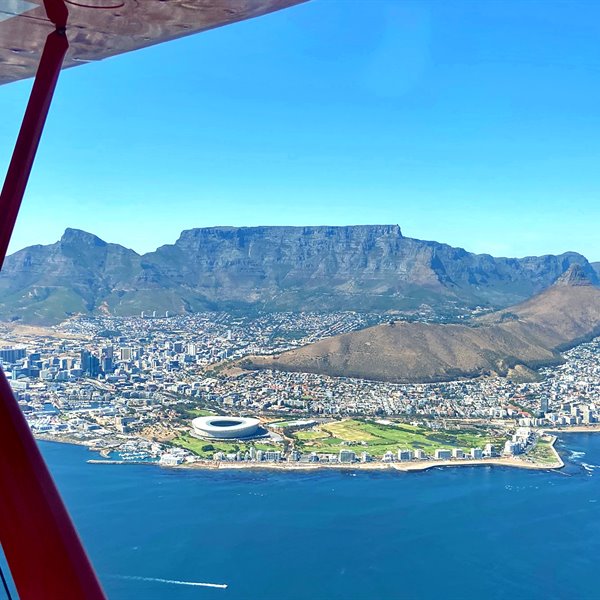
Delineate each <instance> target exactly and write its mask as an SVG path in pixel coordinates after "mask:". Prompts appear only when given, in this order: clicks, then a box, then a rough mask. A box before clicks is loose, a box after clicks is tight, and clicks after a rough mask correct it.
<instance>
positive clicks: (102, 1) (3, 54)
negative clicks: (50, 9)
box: [0, 0, 306, 85]
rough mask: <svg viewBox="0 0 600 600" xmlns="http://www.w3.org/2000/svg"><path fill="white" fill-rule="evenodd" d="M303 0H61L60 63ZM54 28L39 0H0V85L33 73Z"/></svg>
mask: <svg viewBox="0 0 600 600" xmlns="http://www.w3.org/2000/svg"><path fill="white" fill-rule="evenodd" d="M305 1H306V0H70V1H68V0H65V4H66V5H67V8H68V10H69V20H68V36H69V51H68V53H67V56H66V58H65V61H64V63H63V68H67V67H72V66H75V65H79V64H82V63H86V62H90V61H94V60H101V59H103V58H107V57H109V56H114V55H116V54H122V53H124V52H130V51H131V50H137V49H138V48H144V47H146V46H151V45H153V44H158V43H161V42H165V41H168V40H173V39H176V38H179V37H183V36H185V35H191V34H194V33H199V32H201V31H206V30H208V29H213V28H215V27H220V26H222V25H228V24H230V23H235V22H237V21H243V20H245V19H251V18H253V17H258V16H260V15H264V14H266V13H269V12H273V11H276V10H279V9H282V8H287V7H289V6H293V5H295V4H300V3H302V2H305ZM53 30H54V25H53V24H52V23H51V22H50V21H49V20H48V17H47V16H46V11H45V9H44V5H43V0H0V85H2V84H5V83H10V82H11V81H17V80H19V79H26V78H28V77H33V75H35V72H36V69H37V66H38V63H39V60H40V54H41V52H42V48H43V46H44V41H45V39H46V36H47V35H48V34H49V33H50V32H51V31H53Z"/></svg>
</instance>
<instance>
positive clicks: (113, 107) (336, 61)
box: [0, 0, 600, 261]
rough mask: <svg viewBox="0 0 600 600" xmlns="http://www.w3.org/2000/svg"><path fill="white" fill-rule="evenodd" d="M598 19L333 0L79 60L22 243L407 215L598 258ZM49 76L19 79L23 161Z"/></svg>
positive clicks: (441, 233) (7, 105)
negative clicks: (35, 100) (81, 234)
mask: <svg viewBox="0 0 600 600" xmlns="http://www.w3.org/2000/svg"><path fill="white" fill-rule="evenodd" d="M598 16H600V8H599V7H597V6H595V5H594V4H592V3H587V2H579V3H577V10H571V9H570V10H568V11H567V10H566V8H565V5H564V3H561V2H550V3H546V4H544V11H543V14H542V13H541V11H540V10H539V5H537V4H531V5H528V6H523V5H522V4H520V3H517V2H502V3H499V2H490V3H486V4H484V5H480V6H477V7H474V6H473V5H472V3H470V2H466V1H457V2H453V3H452V4H450V5H447V4H442V3H437V2H422V3H421V2H420V3H416V2H406V3H402V4H401V5H398V3H395V2H377V3H369V4H367V5H365V4H358V3H348V2H346V3H344V2H324V1H320V0H314V1H313V2H309V3H306V4H303V5H300V6H296V7H293V8H291V9H289V10H285V11H281V12H279V13H275V14H271V15H267V16H265V17H261V18H258V19H254V20H251V21H248V22H244V23H238V24H235V25H232V26H230V27H227V28H223V29H216V30H212V31H209V32H205V33H203V34H200V35H196V36H192V37H188V38H183V39H181V40H177V41H174V42H170V43H168V44H162V45H160V46H155V47H151V48H147V49H145V50H142V51H139V52H136V53H133V54H129V55H122V56H117V57H115V58H112V59H108V60H105V61H101V62H99V63H93V64H88V65H85V66H83V67H77V68H75V69H69V70H66V71H64V72H62V73H61V77H60V80H59V84H58V88H57V93H56V98H55V103H54V105H53V106H52V109H51V111H50V116H49V119H48V123H47V128H46V131H45V133H44V136H43V138H42V143H41V145H40V151H39V156H38V161H37V163H36V165H35V167H34V170H33V173H32V178H31V185H30V188H29V190H28V193H27V195H26V197H25V200H24V203H23V209H22V213H21V215H20V218H19V220H18V222H17V227H16V230H15V235H14V238H13V243H12V245H11V247H10V251H11V252H14V251H16V250H18V249H20V248H22V247H25V246H28V245H32V244H38V243H41V244H43V243H51V242H53V241H55V240H56V239H58V238H59V237H60V235H61V234H62V231H63V230H64V229H65V228H66V227H74V228H80V229H83V230H86V231H90V232H92V233H95V234H96V235H98V236H100V237H101V238H103V239H108V240H109V241H112V242H115V243H120V244H122V245H124V246H127V247H131V248H133V249H135V250H136V251H137V252H140V253H143V252H147V251H151V250H154V249H155V248H157V247H158V246H160V245H162V244H166V243H173V241H174V240H175V239H176V238H177V236H178V234H179V232H180V231H181V230H183V229H189V228H191V227H204V226H215V225H232V226H255V225H348V224H368V223H390V224H395V223H397V224H399V225H400V226H401V228H402V230H403V232H404V234H405V235H407V236H410V237H415V238H418V239H429V240H436V241H440V242H445V243H448V244H451V245H454V246H460V247H463V248H466V249H468V250H469V251H472V252H479V253H489V254H492V255H495V256H527V255H541V254H549V253H552V254H558V253H561V252H564V251H568V250H572V251H576V252H580V253H582V254H583V255H585V256H586V257H587V258H588V259H590V260H592V261H594V260H599V259H600V241H598V239H597V235H596V231H595V229H596V228H595V223H597V219H598V217H599V216H600V208H598V207H599V206H600V203H599V202H598V192H599V190H600V178H599V176H598V175H597V173H596V171H597V169H596V156H597V154H598V152H599V151H600V141H599V140H600V136H599V135H598V133H599V130H600V122H599V120H598V117H597V105H598V100H600V84H599V83H598V81H597V78H596V77H595V71H596V70H597V65H598V61H599V60H600V55H599V51H598V48H597V43H596V40H597V35H598V33H599V32H598V28H599V26H598V23H599V22H600V21H599V20H598V18H597V17H598ZM557 31H560V35H559V36H557V35H556V32H557ZM332 40H335V43H332ZM507 40H510V44H508V43H507ZM30 87H31V81H25V82H17V83H15V84H11V85H8V86H5V87H4V88H3V90H2V94H0V103H1V108H2V111H3V114H4V115H5V119H3V123H2V124H0V163H2V165H3V166H5V165H7V164H8V160H9V157H10V152H11V151H12V146H13V143H14V139H15V137H16V133H17V130H18V124H19V123H20V119H21V116H22V113H23V110H24V107H25V104H26V100H27V96H28V93H29V89H30Z"/></svg>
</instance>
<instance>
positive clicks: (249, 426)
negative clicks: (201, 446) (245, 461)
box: [192, 416, 260, 439]
mask: <svg viewBox="0 0 600 600" xmlns="http://www.w3.org/2000/svg"><path fill="white" fill-rule="evenodd" d="M259 423H260V421H259V420H258V419H254V418H251V417H223V416H213V417H197V418H196V419H194V420H193V421H192V428H193V430H194V433H195V434H196V435H197V436H199V437H203V438H219V439H231V438H234V439H237V438H248V437H252V436H254V435H256V433H257V430H258V426H259Z"/></svg>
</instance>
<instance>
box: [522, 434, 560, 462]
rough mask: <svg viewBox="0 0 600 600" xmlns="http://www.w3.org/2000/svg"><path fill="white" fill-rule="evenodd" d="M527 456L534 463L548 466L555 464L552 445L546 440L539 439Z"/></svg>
mask: <svg viewBox="0 0 600 600" xmlns="http://www.w3.org/2000/svg"><path fill="white" fill-rule="evenodd" d="M527 456H528V457H529V458H531V459H533V460H534V461H535V462H536V463H541V464H543V465H550V464H553V463H555V462H556V455H555V453H554V450H553V448H552V443H551V441H550V439H548V438H539V439H538V441H537V443H536V445H535V447H534V448H532V449H531V450H530V451H529V452H528V453H527Z"/></svg>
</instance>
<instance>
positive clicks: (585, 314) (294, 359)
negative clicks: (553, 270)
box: [243, 265, 600, 383]
mask: <svg viewBox="0 0 600 600" xmlns="http://www.w3.org/2000/svg"><path fill="white" fill-rule="evenodd" d="M597 335H600V288H598V287H596V286H594V285H593V282H592V281H591V280H590V278H588V277H586V274H585V272H584V270H583V269H582V267H580V266H579V265H572V266H571V267H570V268H569V269H568V270H567V272H566V273H564V274H562V275H561V276H560V277H559V278H558V279H557V281H556V282H555V283H554V284H553V285H552V286H550V287H549V288H548V289H546V290H544V291H543V292H541V293H540V294H537V295H536V296H534V297H533V298H530V299H528V300H526V301H524V302H522V303H520V304H517V305H515V306H511V307H508V308H506V309H503V310H500V311H496V312H494V313H490V314H487V315H485V316H482V317H478V318H476V319H474V320H473V321H472V322H471V323H469V324H428V323H409V322H394V321H391V322H389V323H387V324H384V325H376V326H374V327H369V328H367V329H362V330H359V331H355V332H351V333H347V334H344V335H340V336H335V337H332V338H326V339H324V340H321V341H319V342H315V343H313V344H309V345H307V346H304V347H302V348H298V349H294V350H290V351H288V352H285V353H282V354H279V355H272V356H266V357H265V356H254V357H248V358H246V359H244V361H243V365H244V366H245V367H246V368H252V369H274V370H282V371H299V372H310V373H318V374H324V375H331V376H338V377H357V378H361V379H371V380H380V381H390V382H396V383H427V382H436V381H449V380H452V379H457V378H461V377H477V376H482V375H507V374H508V373H510V372H511V370H513V369H515V368H516V367H520V368H521V370H522V371H523V367H525V370H527V369H536V368H538V367H541V366H549V365H553V364H558V363H560V362H562V360H563V359H562V356H561V354H560V353H561V352H562V351H564V350H566V349H568V348H571V347H573V346H575V345H577V344H579V343H582V342H584V341H588V340H590V339H592V338H593V337H595V336H597Z"/></svg>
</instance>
